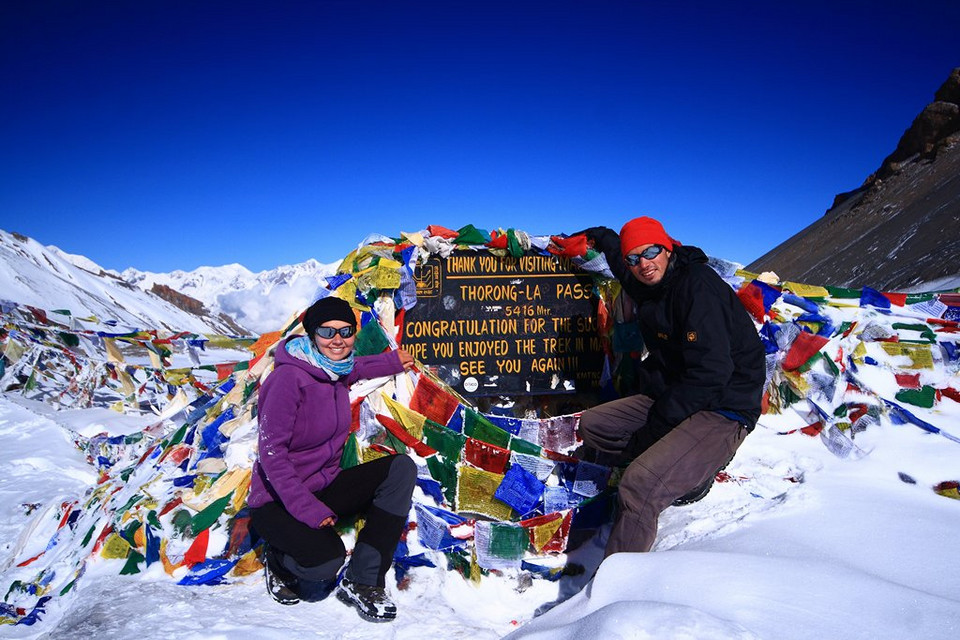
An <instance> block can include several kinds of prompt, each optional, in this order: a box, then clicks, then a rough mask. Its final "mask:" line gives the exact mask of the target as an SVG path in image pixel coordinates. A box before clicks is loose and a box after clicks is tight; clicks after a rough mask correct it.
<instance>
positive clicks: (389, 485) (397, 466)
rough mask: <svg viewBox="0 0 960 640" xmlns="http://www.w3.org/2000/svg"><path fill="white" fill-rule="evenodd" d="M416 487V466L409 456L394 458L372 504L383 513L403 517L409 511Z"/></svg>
mask: <svg viewBox="0 0 960 640" xmlns="http://www.w3.org/2000/svg"><path fill="white" fill-rule="evenodd" d="M416 486H417V464H416V463H415V462H414V461H413V459H411V458H410V457H409V456H404V455H398V456H394V457H393V460H392V461H391V463H390V470H389V471H388V472H387V476H386V478H384V480H383V483H382V484H381V485H380V487H379V488H378V489H377V493H376V496H374V499H373V504H374V505H376V506H377V507H379V508H381V509H383V510H384V511H386V512H388V513H391V514H394V515H403V516H405V515H406V514H407V512H409V511H410V505H411V502H412V497H413V490H414V488H415V487H416Z"/></svg>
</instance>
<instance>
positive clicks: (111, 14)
mask: <svg viewBox="0 0 960 640" xmlns="http://www.w3.org/2000/svg"><path fill="white" fill-rule="evenodd" d="M661 5H662V6H661ZM838 7H839V8H838ZM957 33H960V3H957V2H955V1H953V0H942V1H938V2H932V1H926V0H917V1H913V2H909V3H907V2H900V3H877V2H875V1H874V2H860V1H855V2H839V1H835V2H817V1H814V2H772V1H769V0H767V1H765V2H736V1H730V2H723V3H719V2H689V1H684V0H677V1H674V2H663V3H652V2H651V3H647V2H623V1H604V0H595V1H591V2H587V1H580V2H569V1H564V0H554V1H551V2H540V1H530V2H524V1H522V0H514V1H513V2H500V1H499V0H484V1H482V2H480V1H477V2H473V1H456V0H445V1H436V2H400V1H395V2H365V1H363V0H350V1H348V0H334V1H322V0H317V1H313V2H306V1H301V2H285V1H282V0H281V1H277V2H247V1H243V0H240V1H236V0H234V1H232V2H206V1H204V0H195V1H189V2H188V1H172V0H171V1H166V2H160V1H158V0H142V1H138V2H125V3H116V2H111V3H93V2H82V1H80V0H73V1H56V0H51V1H45V2H26V1H17V2H4V3H2V5H0V81H2V85H0V86H2V87H3V92H2V93H3V98H2V99H0V227H2V228H3V229H6V230H8V231H17V232H20V233H23V234H26V235H28V236H31V237H33V238H35V239H37V240H38V241H40V242H42V243H43V244H54V245H57V246H59V247H60V248H61V249H63V250H65V251H68V252H70V253H78V254H83V255H85V256H87V257H89V258H90V259H92V260H94V261H96V262H98V263H99V264H101V265H102V266H104V267H106V268H111V269H118V270H120V269H124V268H126V267H128V266H135V267H137V268H139V269H143V270H150V271H172V270H174V269H187V270H189V269H193V268H196V267H198V266H201V265H211V266H216V265H221V264H227V263H233V262H239V263H241V264H243V265H245V266H247V267H248V268H250V269H252V270H254V271H259V270H263V269H270V268H273V267H275V266H278V265H281V264H292V263H296V262H301V261H303V260H306V259H308V258H316V259H318V260H320V261H321V262H332V261H335V260H337V259H339V258H341V257H343V256H344V255H345V254H346V253H347V252H348V251H350V250H351V249H352V248H353V247H355V246H356V245H357V244H358V243H359V242H360V241H361V240H362V239H363V238H364V237H365V236H367V235H368V234H370V233H383V234H386V235H390V236H397V235H399V233H400V232H401V231H416V230H418V229H421V228H424V227H426V226H427V225H429V224H439V225H443V226H446V227H450V228H454V229H456V228H459V227H461V226H463V225H465V224H468V223H472V224H474V225H476V226H478V227H481V228H486V229H495V228H508V227H514V228H519V229H523V230H525V231H528V232H530V233H534V234H554V233H562V232H573V231H576V230H579V229H582V228H584V227H587V226H592V225H598V224H603V225H606V226H610V227H612V228H615V229H619V228H620V226H621V225H622V224H623V222H625V221H626V220H627V219H629V218H632V217H634V216H637V215H652V216H654V217H658V218H660V219H661V220H662V221H663V222H664V224H665V226H666V228H667V230H668V231H669V232H670V233H671V235H673V236H674V237H676V238H677V239H679V240H680V241H682V242H684V243H685V244H694V245H698V246H700V247H702V248H703V249H704V250H705V251H707V253H709V254H712V255H716V256H719V257H724V258H727V259H730V260H735V261H738V262H742V263H748V262H750V261H751V260H753V259H755V258H757V257H759V256H760V255H762V254H763V253H765V252H766V251H768V250H769V249H771V248H773V247H774V246H776V245H777V244H779V243H780V242H782V241H784V240H786V239H787V238H789V237H790V236H791V235H793V234H794V233H796V232H797V231H799V230H801V229H803V228H804V227H806V226H807V225H808V224H810V223H811V222H813V221H814V220H815V219H817V218H818V217H819V216H821V215H822V214H823V212H824V211H825V210H826V209H827V208H829V206H830V205H831V203H832V201H833V197H834V195H836V194H837V193H840V192H843V191H849V190H851V189H854V188H856V187H858V186H859V185H860V184H861V183H862V182H863V180H864V179H865V178H866V177H867V176H868V175H869V174H870V173H871V172H872V171H874V170H875V169H876V168H878V167H879V165H880V163H881V161H882V160H883V158H884V157H885V156H887V155H888V154H889V153H890V152H892V151H893V149H894V148H895V146H896V143H897V141H898V140H899V138H900V136H901V135H902V133H903V131H904V130H905V129H906V128H907V127H908V126H909V125H910V123H911V122H912V120H913V118H914V117H915V116H916V115H917V114H918V113H919V112H920V111H921V109H923V107H924V106H925V105H926V104H928V103H929V102H931V101H932V99H933V94H934V92H935V91H936V89H937V88H938V87H939V86H940V85H941V84H942V83H943V82H944V80H946V78H947V76H948V75H949V73H950V70H951V69H952V68H953V67H956V66H960V49H958V48H957V44H958V38H957Z"/></svg>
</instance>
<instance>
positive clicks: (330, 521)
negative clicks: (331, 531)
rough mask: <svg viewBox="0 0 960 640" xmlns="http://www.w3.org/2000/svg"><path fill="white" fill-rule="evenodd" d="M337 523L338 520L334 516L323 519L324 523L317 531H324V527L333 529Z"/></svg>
mask: <svg viewBox="0 0 960 640" xmlns="http://www.w3.org/2000/svg"><path fill="white" fill-rule="evenodd" d="M336 521H337V519H336V518H334V517H333V516H327V517H326V518H324V519H323V521H322V522H321V523H320V526H319V527H317V529H323V528H324V527H332V526H333V524H334V523H335V522H336Z"/></svg>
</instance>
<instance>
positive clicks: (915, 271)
mask: <svg viewBox="0 0 960 640" xmlns="http://www.w3.org/2000/svg"><path fill="white" fill-rule="evenodd" d="M958 254H960V68H957V69H954V70H953V72H952V73H951V74H950V77H949V78H948V79H947V81H946V82H945V83H944V84H943V86H941V87H940V89H939V90H938V91H937V92H936V94H935V95H934V100H933V102H932V103H930V104H929V105H927V107H926V108H924V109H923V111H922V112H921V113H920V115H918V116H917V117H916V119H915V120H914V121H913V124H912V125H911V126H910V128H908V129H907V130H906V132H905V133H904V134H903V136H902V137H901V138H900V142H899V143H898V144H897V148H896V149H895V150H894V152H893V153H891V154H890V155H889V156H887V158H886V159H884V161H883V162H882V163H881V165H880V168H879V169H877V171H876V172H874V173H873V174H871V175H870V176H869V177H868V178H867V179H866V180H865V181H864V183H863V185H861V186H860V187H859V188H858V189H855V190H853V191H850V192H848V193H842V194H840V195H838V196H837V197H836V198H835V199H834V203H833V206H832V207H831V208H830V209H829V210H828V211H827V212H826V213H825V214H824V215H823V217H822V218H820V219H819V220H817V221H816V222H814V223H813V224H811V225H810V226H808V227H807V228H806V229H804V230H803V231H800V232H799V233H797V234H796V235H794V236H793V237H792V238H790V239H789V240H787V241H786V242H784V243H782V244H781V245H779V246H778V247H776V248H774V249H772V250H771V251H769V252H767V253H766V254H764V255H763V256H761V257H760V258H759V259H757V260H755V261H754V262H752V263H751V264H749V265H747V267H746V268H747V270H749V271H753V272H757V273H759V272H763V271H774V272H775V273H776V274H777V275H778V276H779V277H780V279H781V280H792V281H795V282H807V283H811V284H824V285H835V286H849V287H862V286H869V287H872V288H874V289H880V290H885V291H910V290H914V289H918V288H925V289H928V290H929V289H933V288H954V287H957V286H960V260H958V259H957V255H958Z"/></svg>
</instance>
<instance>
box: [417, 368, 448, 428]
mask: <svg viewBox="0 0 960 640" xmlns="http://www.w3.org/2000/svg"><path fill="white" fill-rule="evenodd" d="M458 406H460V402H459V401H458V400H457V399H456V398H455V397H453V396H452V395H451V394H449V393H447V392H446V391H444V390H443V389H442V388H441V387H440V386H439V385H438V384H437V383H435V382H434V381H433V380H431V379H430V378H429V377H427V376H425V375H422V376H420V380H419V382H417V388H416V389H415V390H414V392H413V397H412V398H411V399H410V409H411V410H412V411H416V412H417V413H419V414H420V415H423V416H426V417H427V418H428V419H430V420H433V421H434V422H436V423H437V424H442V425H446V424H447V423H448V422H450V418H451V417H453V414H454V412H455V411H456V410H457V407H458Z"/></svg>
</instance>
